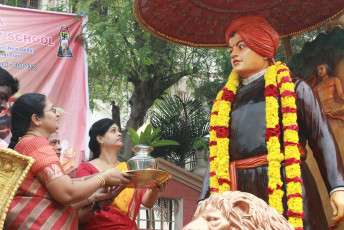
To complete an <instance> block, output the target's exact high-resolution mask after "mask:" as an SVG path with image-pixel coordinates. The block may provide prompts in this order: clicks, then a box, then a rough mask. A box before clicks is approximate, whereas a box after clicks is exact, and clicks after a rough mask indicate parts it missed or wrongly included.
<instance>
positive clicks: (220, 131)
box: [216, 126, 229, 138]
mask: <svg viewBox="0 0 344 230" xmlns="http://www.w3.org/2000/svg"><path fill="white" fill-rule="evenodd" d="M228 136H229V128H227V127H224V126H222V127H216V137H217V138H226V137H228Z"/></svg>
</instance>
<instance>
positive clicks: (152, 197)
mask: <svg viewBox="0 0 344 230" xmlns="http://www.w3.org/2000/svg"><path fill="white" fill-rule="evenodd" d="M167 185H168V181H165V182H164V183H162V184H158V185H156V187H153V188H149V189H147V192H146V193H145V195H144V196H143V197H142V204H143V205H144V206H145V207H147V208H151V207H153V205H154V204H155V202H156V201H157V200H158V198H159V192H163V191H165V189H166V188H167Z"/></svg>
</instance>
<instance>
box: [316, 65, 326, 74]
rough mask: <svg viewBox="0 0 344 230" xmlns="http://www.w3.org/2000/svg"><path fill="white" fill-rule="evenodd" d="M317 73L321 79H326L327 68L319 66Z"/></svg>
mask: <svg viewBox="0 0 344 230" xmlns="http://www.w3.org/2000/svg"><path fill="white" fill-rule="evenodd" d="M317 71H318V76H319V77H325V76H326V75H327V68H326V66H325V65H318V66H317Z"/></svg>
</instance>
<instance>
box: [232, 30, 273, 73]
mask: <svg viewBox="0 0 344 230" xmlns="http://www.w3.org/2000/svg"><path fill="white" fill-rule="evenodd" d="M228 43H229V52H230V54H231V62H232V67H233V69H234V71H235V72H236V73H237V74H239V76H240V77H242V78H244V79H246V78H249V77H251V76H252V75H254V74H256V73H259V72H260V71H262V70H264V69H266V68H268V67H269V61H268V59H267V58H266V57H263V56H261V55H259V54H258V53H256V52H254V51H253V50H252V49H250V48H249V47H248V46H247V45H246V43H245V42H244V40H242V38H241V36H240V35H239V34H238V33H236V34H235V35H234V36H233V37H231V38H230V39H229V42H228Z"/></svg>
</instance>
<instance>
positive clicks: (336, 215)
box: [330, 191, 344, 222]
mask: <svg viewBox="0 0 344 230" xmlns="http://www.w3.org/2000/svg"><path fill="white" fill-rule="evenodd" d="M330 201H331V206H332V210H333V218H332V219H333V221H335V222H337V221H344V191H335V192H333V193H332V195H331V197H330Z"/></svg>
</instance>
